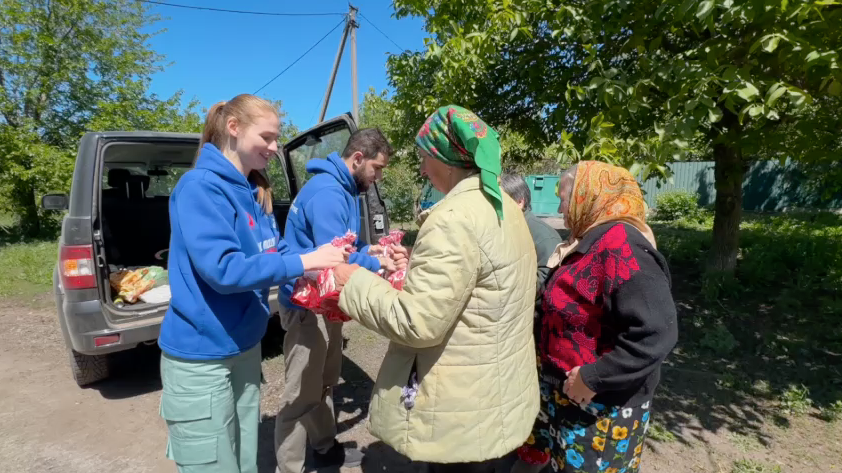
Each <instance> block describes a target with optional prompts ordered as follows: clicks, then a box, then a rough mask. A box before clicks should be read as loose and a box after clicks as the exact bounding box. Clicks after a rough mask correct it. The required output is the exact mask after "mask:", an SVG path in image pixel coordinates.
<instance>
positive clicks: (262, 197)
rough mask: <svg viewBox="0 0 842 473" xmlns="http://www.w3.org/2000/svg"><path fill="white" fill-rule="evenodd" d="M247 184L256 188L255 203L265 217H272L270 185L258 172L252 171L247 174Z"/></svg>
mask: <svg viewBox="0 0 842 473" xmlns="http://www.w3.org/2000/svg"><path fill="white" fill-rule="evenodd" d="M249 182H251V183H252V184H254V185H256V186H257V203H258V204H259V205H260V206H261V207H262V208H263V211H264V212H266V215H272V185H271V184H269V180H268V179H266V177H265V176H264V175H263V174H262V173H260V171H252V172H250V173H249Z"/></svg>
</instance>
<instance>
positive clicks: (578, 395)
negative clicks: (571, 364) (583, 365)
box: [562, 366, 596, 406]
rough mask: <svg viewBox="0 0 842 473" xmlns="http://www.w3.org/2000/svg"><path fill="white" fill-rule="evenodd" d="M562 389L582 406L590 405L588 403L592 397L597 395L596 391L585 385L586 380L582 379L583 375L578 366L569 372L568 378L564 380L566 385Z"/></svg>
mask: <svg viewBox="0 0 842 473" xmlns="http://www.w3.org/2000/svg"><path fill="white" fill-rule="evenodd" d="M562 389H563V391H564V394H565V395H566V396H567V397H568V398H570V400H571V401H573V402H575V403H576V404H579V405H580V406H586V405H588V403H590V402H591V399H593V397H594V396H596V393H595V392H593V391H591V390H590V388H589V387H587V386H585V382H584V381H582V377H581V376H579V367H578V366H577V367H575V368H573V369H572V370H570V371H568V372H567V380H566V381H564V387H563V388H562Z"/></svg>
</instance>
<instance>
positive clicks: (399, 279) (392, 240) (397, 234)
mask: <svg viewBox="0 0 842 473" xmlns="http://www.w3.org/2000/svg"><path fill="white" fill-rule="evenodd" d="M403 237H404V232H403V231H401V230H392V231H391V232H389V234H388V235H386V236H384V237H382V238H380V241H379V242H378V243H379V244H380V246H382V247H383V253H382V256H388V257H391V256H392V254H393V253H394V251H393V250H392V248H391V247H390V245H400V244H401V241H402V240H403ZM378 274H380V275H381V276H384V277H385V278H386V280H387V281H389V283H390V284H391V285H392V287H394V288H395V289H397V290H402V289H403V280H404V279H406V269H400V270H398V271H394V272H389V273H387V272H386V270H384V269H381V270H380V272H379V273H378Z"/></svg>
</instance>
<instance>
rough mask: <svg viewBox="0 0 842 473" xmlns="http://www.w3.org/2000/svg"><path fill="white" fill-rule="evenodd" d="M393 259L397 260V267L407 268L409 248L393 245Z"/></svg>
mask: <svg viewBox="0 0 842 473" xmlns="http://www.w3.org/2000/svg"><path fill="white" fill-rule="evenodd" d="M390 248H391V249H392V261H394V262H395V266H396V267H397V269H406V267H407V265H409V249H408V248H407V247H405V246H400V245H391V246H390Z"/></svg>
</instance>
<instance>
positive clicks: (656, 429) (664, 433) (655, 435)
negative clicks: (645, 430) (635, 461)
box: [649, 421, 676, 442]
mask: <svg viewBox="0 0 842 473" xmlns="http://www.w3.org/2000/svg"><path fill="white" fill-rule="evenodd" d="M649 438H650V439H652V440H655V441H658V442H675V441H676V437H675V434H673V433H672V432H670V431H669V430H667V429H666V428H664V426H663V425H661V424H660V423H659V422H654V421H653V422H652V423H651V424H650V425H649Z"/></svg>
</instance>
